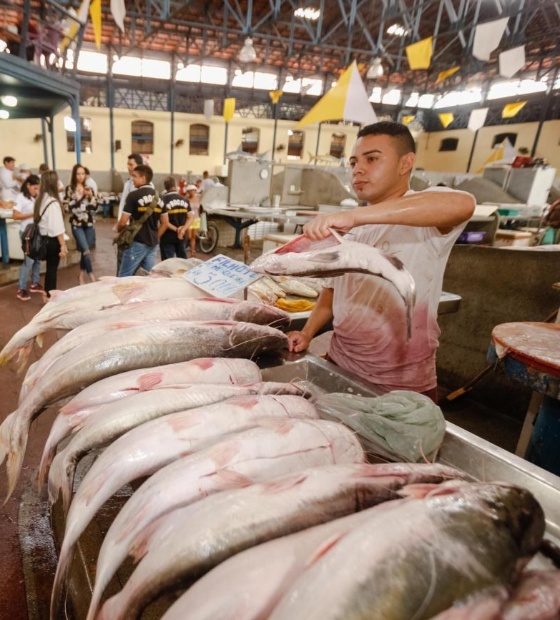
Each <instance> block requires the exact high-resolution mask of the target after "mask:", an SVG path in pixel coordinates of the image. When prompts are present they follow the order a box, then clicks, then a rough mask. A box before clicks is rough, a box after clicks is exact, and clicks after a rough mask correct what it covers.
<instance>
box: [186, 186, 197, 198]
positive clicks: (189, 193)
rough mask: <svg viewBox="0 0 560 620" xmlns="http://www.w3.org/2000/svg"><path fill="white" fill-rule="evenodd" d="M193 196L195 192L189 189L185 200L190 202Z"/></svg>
mask: <svg viewBox="0 0 560 620" xmlns="http://www.w3.org/2000/svg"><path fill="white" fill-rule="evenodd" d="M195 196H196V190H194V189H189V191H188V192H187V199H188V200H192V199H193V198H194V197H195Z"/></svg>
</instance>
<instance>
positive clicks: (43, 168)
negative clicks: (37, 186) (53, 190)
mask: <svg viewBox="0 0 560 620" xmlns="http://www.w3.org/2000/svg"><path fill="white" fill-rule="evenodd" d="M48 171H49V165H48V164H41V165H40V166H39V174H43V172H48Z"/></svg>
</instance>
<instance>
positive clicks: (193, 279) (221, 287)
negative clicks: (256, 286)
mask: <svg viewBox="0 0 560 620" xmlns="http://www.w3.org/2000/svg"><path fill="white" fill-rule="evenodd" d="M261 277H262V274H260V273H254V272H253V271H251V269H250V268H249V266H248V265H244V264H243V263H240V262H239V261H236V260H233V258H229V257H228V256H224V255H223V254H218V256H214V257H213V258H211V259H210V260H208V261H206V262H205V263H203V264H202V265H198V267H195V268H194V269H191V270H190V271H187V272H186V273H184V274H183V278H185V280H187V282H190V283H191V284H194V285H195V286H198V288H201V289H202V290H203V291H204V292H205V293H208V294H209V295H212V296H213V297H230V296H231V295H234V294H235V293H237V291H240V290H242V289H244V288H245V287H247V286H249V284H252V283H253V282H255V280H258V279H259V278H261Z"/></svg>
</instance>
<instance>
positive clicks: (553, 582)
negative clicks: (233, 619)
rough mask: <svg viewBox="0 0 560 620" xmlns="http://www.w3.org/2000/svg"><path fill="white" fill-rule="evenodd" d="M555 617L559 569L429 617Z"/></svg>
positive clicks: (527, 575)
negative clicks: (510, 591)
mask: <svg viewBox="0 0 560 620" xmlns="http://www.w3.org/2000/svg"><path fill="white" fill-rule="evenodd" d="M189 617H190V616H189ZM559 617H560V571H559V570H535V571H526V572H524V573H522V575H521V577H520V579H519V581H518V582H517V583H516V584H515V589H514V590H513V592H512V593H511V594H510V593H509V592H508V591H507V590H506V589H505V588H503V587H501V588H492V589H491V590H490V591H486V592H482V593H480V594H479V595H477V596H474V597H472V599H470V600H467V601H464V602H460V603H458V604H457V605H455V606H453V607H452V608H451V609H448V610H447V611H444V612H443V613H441V614H438V615H437V616H435V617H434V618H433V619H432V620H558V618H559ZM216 620H217V619H216Z"/></svg>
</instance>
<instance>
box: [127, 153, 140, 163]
mask: <svg viewBox="0 0 560 620" xmlns="http://www.w3.org/2000/svg"><path fill="white" fill-rule="evenodd" d="M127 159H133V160H134V161H135V162H136V165H137V166H142V165H143V163H144V160H143V159H142V155H138V153H132V154H131V155H129V156H128V157H127Z"/></svg>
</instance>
